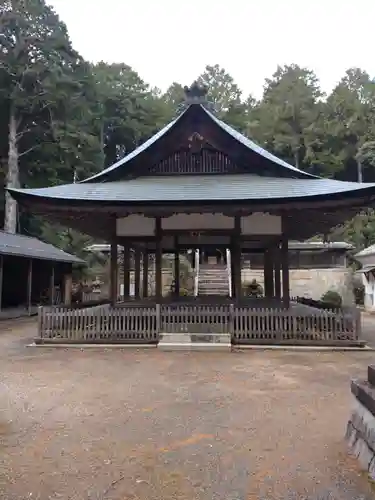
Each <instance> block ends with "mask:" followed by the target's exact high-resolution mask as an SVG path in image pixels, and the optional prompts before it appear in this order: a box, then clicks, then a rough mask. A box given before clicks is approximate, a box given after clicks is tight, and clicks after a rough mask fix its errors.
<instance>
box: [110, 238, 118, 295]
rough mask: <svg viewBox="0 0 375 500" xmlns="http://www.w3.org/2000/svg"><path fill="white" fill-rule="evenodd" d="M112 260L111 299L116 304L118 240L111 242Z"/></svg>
mask: <svg viewBox="0 0 375 500" xmlns="http://www.w3.org/2000/svg"><path fill="white" fill-rule="evenodd" d="M110 258H111V261H110V269H111V271H110V280H111V282H110V301H111V304H112V305H114V304H116V302H117V285H118V255H117V242H116V241H112V242H111V257H110Z"/></svg>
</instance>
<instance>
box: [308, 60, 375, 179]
mask: <svg viewBox="0 0 375 500" xmlns="http://www.w3.org/2000/svg"><path fill="white" fill-rule="evenodd" d="M320 108H321V110H320V111H321V112H320V116H319V120H318V121H317V122H316V125H315V128H314V130H313V133H314V139H313V140H312V141H311V152H312V155H311V157H312V161H313V162H315V163H317V164H320V165H322V167H321V171H322V173H323V174H324V175H329V176H335V177H337V178H341V179H345V180H360V181H361V180H362V171H361V169H360V165H359V164H358V162H357V153H358V150H359V148H360V147H361V146H362V144H364V143H365V142H368V141H371V138H374V137H375V136H374V132H375V84H374V83H373V82H372V81H371V79H370V77H369V75H368V74H367V73H366V72H364V71H361V70H360V69H358V68H351V69H349V70H348V71H347V72H346V74H345V76H344V77H343V78H342V79H341V81H340V82H339V84H338V85H337V86H336V87H335V88H334V89H333V91H332V93H331V94H330V95H329V96H328V98H327V100H326V102H324V103H321V106H320ZM358 158H359V157H358ZM373 178H375V174H374V177H373Z"/></svg>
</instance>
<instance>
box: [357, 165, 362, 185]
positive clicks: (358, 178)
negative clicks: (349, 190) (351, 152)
mask: <svg viewBox="0 0 375 500" xmlns="http://www.w3.org/2000/svg"><path fill="white" fill-rule="evenodd" d="M357 182H363V173H362V164H361V161H360V160H357Z"/></svg>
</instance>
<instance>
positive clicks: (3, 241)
mask: <svg viewBox="0 0 375 500" xmlns="http://www.w3.org/2000/svg"><path fill="white" fill-rule="evenodd" d="M1 254H2V255H15V256H18V257H28V258H31V259H43V260H51V261H56V262H69V263H75V264H84V261H83V260H82V259H79V258H78V257H76V256H75V255H71V254H69V253H66V252H64V251H63V250H61V249H60V248H57V247H55V246H53V245H50V244H49V243H44V241H40V240H38V239H37V238H31V237H29V236H24V235H23V234H12V233H7V232H5V231H0V255H1Z"/></svg>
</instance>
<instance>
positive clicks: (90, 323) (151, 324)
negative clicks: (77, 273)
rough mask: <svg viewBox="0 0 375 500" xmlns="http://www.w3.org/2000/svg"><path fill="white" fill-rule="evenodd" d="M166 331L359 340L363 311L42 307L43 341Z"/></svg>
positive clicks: (149, 338) (148, 339) (121, 338)
mask: <svg viewBox="0 0 375 500" xmlns="http://www.w3.org/2000/svg"><path fill="white" fill-rule="evenodd" d="M162 333H187V334H188V333H203V334H210V333H229V334H230V335H231V338H232V343H233V344H310V345H314V344H324V345H353V344H359V339H360V312H359V310H358V309H352V310H348V311H323V310H313V309H311V308H308V307H306V306H299V305H297V306H295V307H292V308H290V309H277V308H274V307H264V308H256V307H254V306H253V305H250V304H246V303H244V304H242V303H238V304H235V303H229V302H222V303H219V304H216V305H214V304H209V303H197V302H190V303H189V302H187V303H169V304H168V303H164V304H157V305H156V304H154V303H152V302H150V303H143V304H140V303H139V304H138V303H135V302H133V303H126V304H123V305H121V306H120V305H118V306H115V307H112V306H110V305H109V304H104V305H100V306H95V307H89V308H81V309H72V308H70V309H69V308H67V307H58V306H53V307H52V306H46V307H44V306H43V307H40V308H39V341H44V342H46V341H50V342H51V341H52V342H62V341H63V342H88V343H90V342H92V343H106V342H108V343H109V342H110V343H113V342H120V343H157V342H158V340H159V335H160V334H162Z"/></svg>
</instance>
